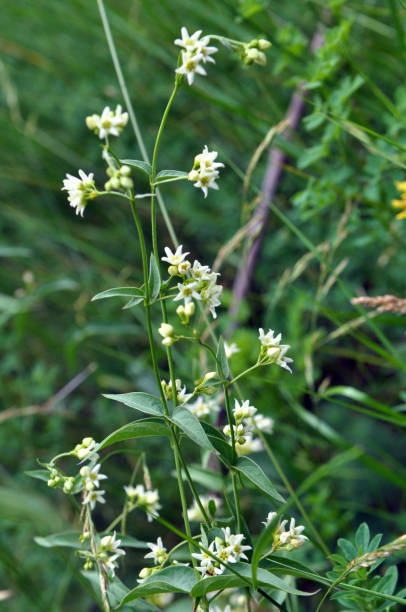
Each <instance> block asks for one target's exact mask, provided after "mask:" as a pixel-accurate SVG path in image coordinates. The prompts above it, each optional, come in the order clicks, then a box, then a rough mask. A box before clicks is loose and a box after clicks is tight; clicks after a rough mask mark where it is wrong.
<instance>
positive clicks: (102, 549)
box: [97, 532, 125, 576]
mask: <svg viewBox="0 0 406 612" xmlns="http://www.w3.org/2000/svg"><path fill="white" fill-rule="evenodd" d="M120 544H121V540H116V532H114V533H113V535H106V536H104V537H103V538H102V539H101V540H100V545H99V547H98V550H97V559H98V560H99V561H101V562H102V563H104V565H105V566H106V568H107V569H108V570H109V571H110V573H111V575H112V576H114V575H115V570H116V568H117V566H118V563H117V559H119V558H120V557H121V556H122V555H125V550H123V549H122V548H120Z"/></svg>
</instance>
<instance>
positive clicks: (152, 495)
mask: <svg viewBox="0 0 406 612" xmlns="http://www.w3.org/2000/svg"><path fill="white" fill-rule="evenodd" d="M124 491H125V492H126V495H127V497H128V504H129V509H130V510H132V509H133V508H136V507H139V508H142V509H143V510H144V511H145V512H146V513H147V519H148V521H149V522H151V521H152V519H153V518H154V517H156V516H159V514H158V510H160V509H161V508H162V506H161V504H160V503H159V493H158V491H157V490H156V489H155V490H152V489H145V487H144V485H141V484H139V485H137V486H136V487H132V486H131V485H129V486H126V487H124Z"/></svg>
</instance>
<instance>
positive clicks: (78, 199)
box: [62, 170, 97, 217]
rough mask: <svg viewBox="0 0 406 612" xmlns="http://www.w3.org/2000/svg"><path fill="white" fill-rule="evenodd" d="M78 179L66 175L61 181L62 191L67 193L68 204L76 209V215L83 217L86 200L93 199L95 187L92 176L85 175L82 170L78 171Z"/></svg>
mask: <svg viewBox="0 0 406 612" xmlns="http://www.w3.org/2000/svg"><path fill="white" fill-rule="evenodd" d="M79 177H80V178H78V177H76V176H72V175H71V174H67V175H66V179H64V181H63V187H62V191H67V192H68V202H69V204H70V205H71V206H72V208H76V214H77V215H79V214H80V215H81V216H82V217H83V213H84V210H85V206H86V203H87V200H88V199H89V198H90V197H94V196H95V195H96V194H97V192H96V186H95V184H94V180H93V174H92V173H90V174H86V173H85V172H83V170H79Z"/></svg>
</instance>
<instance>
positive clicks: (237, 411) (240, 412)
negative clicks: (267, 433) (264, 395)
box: [233, 399, 257, 423]
mask: <svg viewBox="0 0 406 612" xmlns="http://www.w3.org/2000/svg"><path fill="white" fill-rule="evenodd" d="M256 412H257V409H256V408H255V406H251V405H250V401H249V400H245V401H244V402H242V404H241V405H240V402H239V401H238V400H237V399H236V400H235V401H234V410H233V415H234V419H235V422H236V423H238V422H240V421H242V420H243V419H248V418H250V417H253V416H254V414H255V413H256Z"/></svg>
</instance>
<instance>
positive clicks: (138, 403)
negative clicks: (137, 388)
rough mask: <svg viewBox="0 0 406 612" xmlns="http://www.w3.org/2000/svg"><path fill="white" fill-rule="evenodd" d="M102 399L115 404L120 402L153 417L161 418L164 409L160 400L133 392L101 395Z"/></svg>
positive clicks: (147, 394) (146, 394) (153, 396)
mask: <svg viewBox="0 0 406 612" xmlns="http://www.w3.org/2000/svg"><path fill="white" fill-rule="evenodd" d="M103 397H106V398H107V399H111V400H113V401H115V402H120V404H124V405H125V406H129V407H130V408H135V410H139V411H140V412H145V413H146V414H152V415H154V416H163V414H164V409H163V406H162V402H161V400H160V399H159V398H158V397H156V396H155V395H149V393H143V392H134V393H116V394H108V393H105V394H103Z"/></svg>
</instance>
